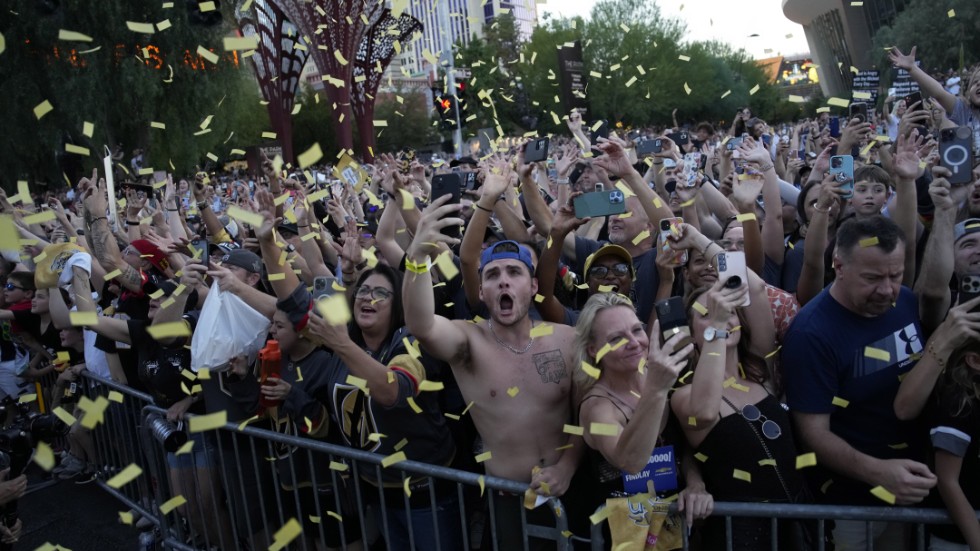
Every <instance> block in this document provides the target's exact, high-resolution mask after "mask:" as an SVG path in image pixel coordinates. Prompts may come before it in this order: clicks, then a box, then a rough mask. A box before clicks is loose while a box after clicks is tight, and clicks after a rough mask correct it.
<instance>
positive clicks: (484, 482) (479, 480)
mask: <svg viewBox="0 0 980 551" xmlns="http://www.w3.org/2000/svg"><path fill="white" fill-rule="evenodd" d="M476 483H477V484H479V485H480V497H483V491H484V490H485V489H486V485H487V479H486V477H485V476H483V475H482V474H481V475H480V477H479V478H477V479H476Z"/></svg>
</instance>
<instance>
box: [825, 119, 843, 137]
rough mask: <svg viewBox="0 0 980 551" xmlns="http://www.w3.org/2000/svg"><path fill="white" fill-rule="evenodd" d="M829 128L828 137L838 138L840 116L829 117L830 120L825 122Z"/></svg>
mask: <svg viewBox="0 0 980 551" xmlns="http://www.w3.org/2000/svg"><path fill="white" fill-rule="evenodd" d="M827 126H828V127H829V128H830V137H831V138H839V137H840V117H830V122H828V123H827Z"/></svg>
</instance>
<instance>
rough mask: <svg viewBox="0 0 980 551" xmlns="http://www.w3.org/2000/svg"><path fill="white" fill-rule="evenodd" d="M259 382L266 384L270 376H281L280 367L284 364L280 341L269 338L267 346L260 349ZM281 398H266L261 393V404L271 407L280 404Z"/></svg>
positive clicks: (264, 406) (266, 407) (267, 407)
mask: <svg viewBox="0 0 980 551" xmlns="http://www.w3.org/2000/svg"><path fill="white" fill-rule="evenodd" d="M259 366H260V369H261V371H260V373H259V383H260V384H265V382H266V380H267V379H268V378H269V377H277V378H278V377H279V369H280V367H281V366H282V351H280V350H279V341H275V340H269V341H267V342H266V343H265V348H263V349H262V350H259ZM279 402H280V401H279V400H272V399H269V398H266V397H265V396H264V395H262V394H260V395H259V405H260V406H261V407H262V408H265V409H269V408H273V407H276V406H278V405H279Z"/></svg>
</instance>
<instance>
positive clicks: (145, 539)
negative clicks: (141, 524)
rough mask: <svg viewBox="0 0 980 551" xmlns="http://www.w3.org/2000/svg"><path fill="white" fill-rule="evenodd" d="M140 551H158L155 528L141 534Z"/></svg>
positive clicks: (151, 527)
mask: <svg viewBox="0 0 980 551" xmlns="http://www.w3.org/2000/svg"><path fill="white" fill-rule="evenodd" d="M139 550H140V551H156V550H157V536H156V533H155V530H154V528H153V526H150V527H149V528H148V529H146V530H143V531H142V532H140V546H139Z"/></svg>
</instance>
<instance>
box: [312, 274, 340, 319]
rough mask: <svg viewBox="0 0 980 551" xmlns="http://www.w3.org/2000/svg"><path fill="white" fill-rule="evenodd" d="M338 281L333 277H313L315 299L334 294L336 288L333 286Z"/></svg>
mask: <svg viewBox="0 0 980 551" xmlns="http://www.w3.org/2000/svg"><path fill="white" fill-rule="evenodd" d="M334 281H336V280H335V279H334V278H332V277H326V276H317V277H316V278H314V279H313V300H319V299H321V298H323V297H329V296H331V295H333V294H334V293H335V292H336V290H335V289H334V288H333V282H334ZM314 311H315V309H314Z"/></svg>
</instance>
